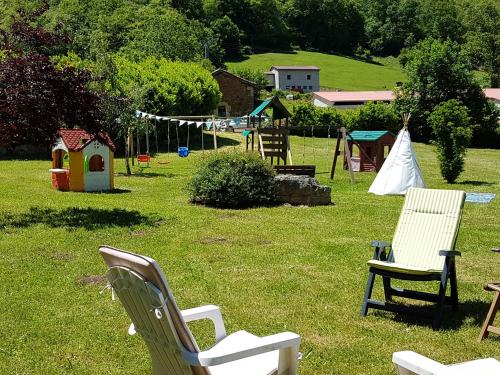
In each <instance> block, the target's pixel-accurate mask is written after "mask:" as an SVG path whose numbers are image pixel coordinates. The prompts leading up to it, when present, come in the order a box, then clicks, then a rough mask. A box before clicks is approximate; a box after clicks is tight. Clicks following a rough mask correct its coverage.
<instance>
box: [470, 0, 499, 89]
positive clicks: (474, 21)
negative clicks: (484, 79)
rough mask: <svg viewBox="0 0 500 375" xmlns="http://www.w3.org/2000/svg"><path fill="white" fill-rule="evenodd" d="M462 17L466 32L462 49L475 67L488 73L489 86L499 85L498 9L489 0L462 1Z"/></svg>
mask: <svg viewBox="0 0 500 375" xmlns="http://www.w3.org/2000/svg"><path fill="white" fill-rule="evenodd" d="M462 9H463V11H462V13H463V15H462V19H463V21H462V22H463V24H464V26H465V28H466V29H467V32H466V34H465V44H464V50H465V52H466V54H467V56H468V57H469V59H470V60H471V62H472V64H473V65H474V67H475V68H476V69H481V70H485V71H487V72H488V73H489V74H490V78H491V87H499V86H500V34H499V33H498V30H500V11H499V8H498V6H497V4H495V3H494V2H493V1H491V0H477V1H474V2H466V1H464V2H463V4H462Z"/></svg>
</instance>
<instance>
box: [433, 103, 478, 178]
mask: <svg viewBox="0 0 500 375" xmlns="http://www.w3.org/2000/svg"><path fill="white" fill-rule="evenodd" d="M429 123H430V125H431V127H432V131H433V135H434V137H435V141H434V143H435V144H436V147H437V149H436V151H437V154H438V159H439V163H440V168H441V175H442V176H443V177H444V178H445V179H446V181H447V182H448V183H453V182H455V180H456V179H457V178H458V176H459V175H460V173H461V172H462V171H463V169H464V157H465V152H466V151H467V146H468V145H469V143H470V141H471V139H472V130H473V129H472V126H471V125H470V117H469V111H468V109H467V107H465V106H464V105H463V104H462V103H461V102H459V101H458V100H456V99H451V100H448V101H447V102H443V103H441V104H439V105H438V106H436V108H435V109H434V111H432V113H431V114H430V116H429Z"/></svg>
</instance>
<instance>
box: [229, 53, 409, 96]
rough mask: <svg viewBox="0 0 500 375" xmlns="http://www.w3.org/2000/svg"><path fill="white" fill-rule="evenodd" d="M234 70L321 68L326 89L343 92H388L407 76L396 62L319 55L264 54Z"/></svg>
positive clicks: (235, 65)
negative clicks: (275, 67)
mask: <svg viewBox="0 0 500 375" xmlns="http://www.w3.org/2000/svg"><path fill="white" fill-rule="evenodd" d="M226 65H227V66H228V67H229V68H230V69H231V68H239V67H245V68H251V69H258V70H262V71H266V70H269V68H270V67H271V66H272V65H316V66H318V67H319V68H321V73H320V83H321V87H322V88H330V89H342V90H388V89H392V88H393V87H394V86H395V84H396V82H397V81H402V80H403V79H404V75H403V73H402V71H401V68H400V66H399V62H398V61H397V59H396V58H393V57H389V58H383V59H376V61H375V63H366V62H362V61H358V60H354V59H351V58H347V57H341V56H336V55H328V54H324V53H318V52H304V51H298V52H296V53H264V54H258V55H250V56H248V58H247V59H245V60H243V61H241V62H227V63H226Z"/></svg>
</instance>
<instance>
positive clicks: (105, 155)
mask: <svg viewBox="0 0 500 375" xmlns="http://www.w3.org/2000/svg"><path fill="white" fill-rule="evenodd" d="M58 135H59V137H58V138H57V140H56V143H55V145H54V147H53V148H52V168H51V169H50V170H49V171H50V172H51V173H52V186H53V187H54V188H56V189H58V190H64V191H68V190H71V191H106V190H112V189H113V188H114V181H113V155H114V151H115V145H114V144H113V142H112V141H111V138H110V137H109V136H108V135H107V134H106V133H99V134H98V135H95V136H94V135H90V134H89V133H87V132H86V131H85V130H81V129H61V130H59V133H58Z"/></svg>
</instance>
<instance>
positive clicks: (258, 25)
mask: <svg viewBox="0 0 500 375" xmlns="http://www.w3.org/2000/svg"><path fill="white" fill-rule="evenodd" d="M44 2H47V3H48V4H49V11H48V12H46V13H45V14H44V15H43V17H41V19H42V22H43V23H44V25H43V26H44V27H48V28H52V29H56V28H57V29H60V30H61V32H63V33H64V34H65V35H69V36H70V40H68V43H67V45H66V46H65V48H66V51H73V52H74V53H76V54H77V55H78V56H80V57H81V58H83V59H86V60H91V61H98V60H99V58H100V56H103V55H106V54H109V53H120V54H122V55H125V56H126V57H127V58H129V59H132V60H135V61H140V60H143V59H144V58H146V57H150V56H155V57H157V58H166V59H169V60H180V61H196V62H202V61H203V60H204V59H205V60H210V63H211V65H212V66H213V67H222V66H224V61H227V60H228V59H237V58H238V57H240V56H241V55H243V54H251V53H260V52H269V51H287V50H292V49H297V48H300V49H304V50H312V51H320V52H325V53H338V54H345V55H352V56H357V57H360V58H364V59H369V58H370V57H371V56H386V55H394V56H398V55H399V54H400V52H401V51H402V50H403V49H405V48H410V47H413V46H415V45H416V44H417V43H418V42H419V41H421V40H423V39H426V38H433V39H438V40H448V39H449V40H452V41H454V42H456V43H458V44H460V45H461V46H462V48H463V51H464V53H465V54H466V55H467V56H469V58H470V60H471V63H472V64H473V66H474V68H475V69H477V70H483V71H486V72H487V73H488V74H489V75H490V76H491V80H492V82H491V83H492V86H498V85H499V83H500V82H499V80H500V79H499V76H500V73H499V71H500V47H499V45H500V35H499V33H498V30H500V2H499V1H498V0H376V1H372V0H86V1H82V0H48V1H44V0H37V1H32V0H4V1H3V2H2V5H0V11H1V12H0V27H2V28H6V27H7V26H8V25H9V24H11V23H12V22H13V19H14V16H15V15H16V13H17V11H18V9H20V8H24V9H31V10H34V9H37V8H39V7H40V6H41V5H42V4H43V3H44ZM62 52H65V51H62Z"/></svg>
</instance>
